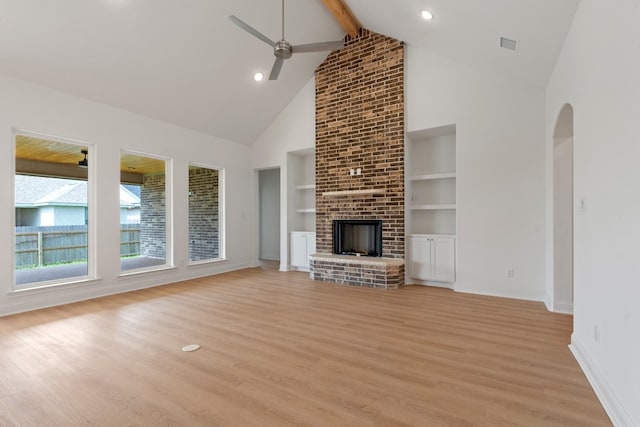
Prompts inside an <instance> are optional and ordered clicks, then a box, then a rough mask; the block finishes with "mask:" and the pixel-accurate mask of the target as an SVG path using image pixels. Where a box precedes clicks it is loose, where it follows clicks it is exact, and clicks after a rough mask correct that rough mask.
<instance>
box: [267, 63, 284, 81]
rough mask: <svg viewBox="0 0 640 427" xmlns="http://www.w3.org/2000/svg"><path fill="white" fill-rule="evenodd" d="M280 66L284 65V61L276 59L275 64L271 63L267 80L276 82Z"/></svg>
mask: <svg viewBox="0 0 640 427" xmlns="http://www.w3.org/2000/svg"><path fill="white" fill-rule="evenodd" d="M282 64H284V59H282V58H276V62H274V63H273V67H272V68H271V74H269V80H278V76H279V75H280V70H281V69H282Z"/></svg>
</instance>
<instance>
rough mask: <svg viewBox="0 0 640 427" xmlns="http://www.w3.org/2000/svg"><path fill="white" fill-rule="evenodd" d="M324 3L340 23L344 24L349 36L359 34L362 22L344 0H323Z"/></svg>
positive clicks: (343, 26)
mask: <svg viewBox="0 0 640 427" xmlns="http://www.w3.org/2000/svg"><path fill="white" fill-rule="evenodd" d="M322 3H324V5H325V7H326V8H327V9H328V10H329V12H331V14H332V15H333V16H334V17H335V18H336V20H337V21H338V23H340V25H342V28H344V30H345V31H346V32H347V34H349V36H351V37H356V36H357V35H358V30H360V22H358V19H357V18H356V16H355V15H354V14H353V12H352V11H351V9H350V8H349V6H348V5H347V3H345V1H344V0H322Z"/></svg>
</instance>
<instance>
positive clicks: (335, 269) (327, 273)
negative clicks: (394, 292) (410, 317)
mask: <svg viewBox="0 0 640 427" xmlns="http://www.w3.org/2000/svg"><path fill="white" fill-rule="evenodd" d="M310 265H311V270H310V271H311V278H312V279H313V280H323V281H330V282H336V283H343V284H347V285H354V286H360V287H364V288H379V289H398V288H399V287H401V286H402V285H403V284H404V260H401V259H396V258H380V257H354V256H348V255H318V254H316V255H311V257H310Z"/></svg>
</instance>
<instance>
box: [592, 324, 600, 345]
mask: <svg viewBox="0 0 640 427" xmlns="http://www.w3.org/2000/svg"><path fill="white" fill-rule="evenodd" d="M593 339H594V340H595V341H596V342H600V328H598V325H593Z"/></svg>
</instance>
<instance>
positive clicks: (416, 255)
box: [409, 235, 456, 282]
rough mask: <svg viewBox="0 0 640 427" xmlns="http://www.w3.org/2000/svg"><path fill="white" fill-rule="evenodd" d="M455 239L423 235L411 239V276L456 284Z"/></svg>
mask: <svg viewBox="0 0 640 427" xmlns="http://www.w3.org/2000/svg"><path fill="white" fill-rule="evenodd" d="M455 257H456V250H455V238H454V237H451V236H437V235H422V236H410V237H409V276H410V277H413V278H414V279H418V280H433V281H435V282H454V281H455V270H456V262H455Z"/></svg>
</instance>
